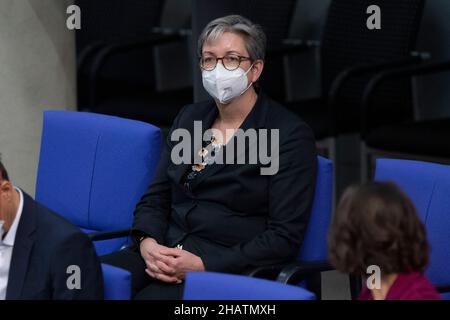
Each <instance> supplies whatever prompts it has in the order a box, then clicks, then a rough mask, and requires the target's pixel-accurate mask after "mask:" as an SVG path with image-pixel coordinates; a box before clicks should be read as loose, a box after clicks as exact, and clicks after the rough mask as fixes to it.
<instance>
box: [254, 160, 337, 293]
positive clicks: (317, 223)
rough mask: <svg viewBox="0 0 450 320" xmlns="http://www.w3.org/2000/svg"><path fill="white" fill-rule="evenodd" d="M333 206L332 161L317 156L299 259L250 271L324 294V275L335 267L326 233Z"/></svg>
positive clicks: (256, 274)
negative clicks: (330, 258) (311, 197)
mask: <svg viewBox="0 0 450 320" xmlns="http://www.w3.org/2000/svg"><path fill="white" fill-rule="evenodd" d="M332 209H333V163H332V162H331V161H330V160H328V159H326V158H323V157H320V156H319V157H318V158H317V178H316V186H315V194H314V200H313V204H312V208H311V215H310V220H309V223H308V228H307V230H306V234H305V238H304V239H303V244H302V246H301V248H300V252H299V255H298V258H297V262H295V263H292V264H289V265H287V266H271V267H261V268H257V269H255V270H253V271H252V272H251V273H250V275H251V276H256V277H264V278H273V277H274V275H275V277H277V279H278V281H280V282H283V283H285V284H294V285H298V284H299V283H301V282H303V281H304V280H306V282H303V283H302V285H304V286H306V288H307V289H308V290H310V291H312V292H314V294H315V295H316V297H317V298H319V299H320V298H321V275H320V273H321V272H323V271H329V270H333V268H332V267H331V266H330V264H329V263H328V262H327V255H328V249H327V234H328V228H329V226H330V222H331V215H332Z"/></svg>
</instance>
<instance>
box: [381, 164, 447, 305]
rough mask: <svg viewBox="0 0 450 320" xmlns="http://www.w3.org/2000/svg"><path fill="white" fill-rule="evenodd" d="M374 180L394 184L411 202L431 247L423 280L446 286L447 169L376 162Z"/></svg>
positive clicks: (444, 166) (442, 166) (430, 165)
mask: <svg viewBox="0 0 450 320" xmlns="http://www.w3.org/2000/svg"><path fill="white" fill-rule="evenodd" d="M375 180H377V181H392V182H395V183H396V184H397V185H399V186H400V187H401V188H402V190H403V191H404V192H406V194H408V196H409V197H410V198H411V199H412V201H413V202H414V204H415V206H416V208H417V211H418V214H419V215H420V218H421V219H422V221H423V223H424V224H425V227H426V231H427V238H428V242H429V244H430V247H431V254H430V265H429V267H428V269H427V272H426V273H427V276H428V277H429V278H430V280H431V282H432V283H433V284H435V285H438V286H447V285H450V273H449V272H448V263H449V261H450V250H449V248H450V232H449V230H450V197H449V195H450V166H448V165H442V164H436V163H427V162H421V161H411V160H397V159H379V160H377V164H376V174H375ZM446 296H447V295H444V297H446Z"/></svg>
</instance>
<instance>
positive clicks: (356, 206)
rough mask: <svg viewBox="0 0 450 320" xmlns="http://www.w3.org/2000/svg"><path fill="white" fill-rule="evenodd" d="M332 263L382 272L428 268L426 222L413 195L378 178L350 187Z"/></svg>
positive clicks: (331, 241) (332, 244)
mask: <svg viewBox="0 0 450 320" xmlns="http://www.w3.org/2000/svg"><path fill="white" fill-rule="evenodd" d="M328 245H329V255H330V262H331V264H332V265H333V266H334V267H335V268H336V269H337V270H339V271H341V272H345V273H351V274H366V269H367V267H368V266H370V265H377V266H379V267H380V269H381V272H382V274H392V273H408V272H415V271H423V270H424V269H425V267H426V265H427V264H428V255H429V247H428V243H427V240H426V233H425V227H424V225H423V224H422V222H421V221H420V220H419V217H418V216H417V213H416V209H415V208H414V205H413V204H412V202H411V200H410V199H409V198H408V197H407V196H406V194H404V193H403V192H402V191H401V190H400V189H399V188H398V187H397V186H396V185H395V184H393V183H387V182H384V183H381V182H373V183H369V184H366V185H363V186H360V187H350V188H348V189H347V190H346V191H345V192H344V194H343V196H342V198H341V200H340V202H339V205H338V208H337V211H336V214H335V216H334V219H333V223H332V225H331V229H330V233H329V237H328Z"/></svg>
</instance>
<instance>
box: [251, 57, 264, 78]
mask: <svg viewBox="0 0 450 320" xmlns="http://www.w3.org/2000/svg"><path fill="white" fill-rule="evenodd" d="M263 69H264V60H256V61H255V62H254V63H253V66H252V69H251V70H250V72H249V73H250V81H251V82H253V83H255V82H256V81H258V79H259V77H260V76H261V73H262V71H263Z"/></svg>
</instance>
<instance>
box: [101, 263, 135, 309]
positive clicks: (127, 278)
mask: <svg viewBox="0 0 450 320" xmlns="http://www.w3.org/2000/svg"><path fill="white" fill-rule="evenodd" d="M102 271H103V282H104V291H105V300H129V299H131V273H130V272H129V271H126V270H124V269H121V268H117V267H114V266H111V265H109V264H105V263H102Z"/></svg>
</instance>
